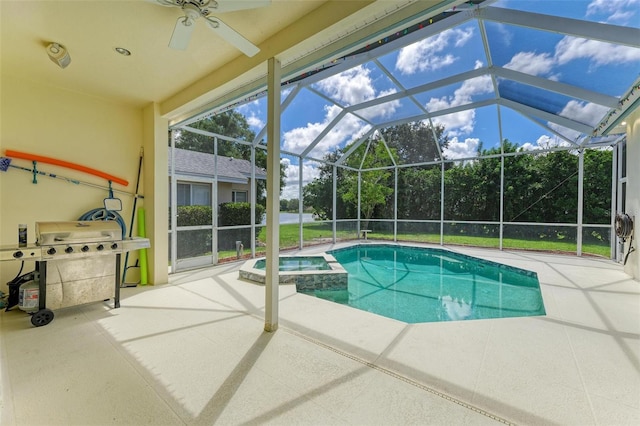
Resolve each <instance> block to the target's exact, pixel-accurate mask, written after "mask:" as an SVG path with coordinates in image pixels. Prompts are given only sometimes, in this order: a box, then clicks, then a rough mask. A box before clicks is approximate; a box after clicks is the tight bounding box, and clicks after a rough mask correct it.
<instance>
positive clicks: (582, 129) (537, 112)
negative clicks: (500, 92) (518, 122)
mask: <svg viewBox="0 0 640 426" xmlns="http://www.w3.org/2000/svg"><path fill="white" fill-rule="evenodd" d="M498 103H499V104H500V105H503V106H506V107H508V108H511V109H514V110H516V111H520V112H522V113H523V114H525V115H532V116H536V117H540V118H542V119H544V120H547V121H551V122H552V123H556V124H559V125H561V126H564V127H566V128H568V129H571V130H575V131H576V132H579V133H584V134H586V135H588V134H591V132H592V131H593V128H592V127H591V126H587V125H586V124H582V123H580V122H577V121H574V120H571V119H569V118H566V117H562V116H560V115H556V114H552V113H549V112H546V111H543V110H541V109H537V108H533V107H530V106H528V105H523V104H521V103H518V102H514V101H510V100H508V99H504V98H502V99H499V100H498Z"/></svg>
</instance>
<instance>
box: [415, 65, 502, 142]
mask: <svg viewBox="0 0 640 426" xmlns="http://www.w3.org/2000/svg"><path fill="white" fill-rule="evenodd" d="M480 65H481V64H480ZM477 66H478V64H476V67H477ZM491 92H493V84H492V82H491V77H489V76H482V77H476V78H473V79H471V80H466V81H465V82H464V83H462V85H461V86H460V87H459V88H458V89H457V90H456V91H455V92H453V96H443V97H442V98H431V99H429V102H427V104H426V105H425V106H426V108H427V110H428V111H431V112H434V111H440V110H443V109H447V108H452V107H456V106H460V105H465V104H468V103H471V102H472V101H473V96H474V95H480V94H486V93H491ZM475 116H476V112H475V110H472V109H468V110H465V111H460V112H456V113H454V114H448V115H443V116H440V117H435V118H434V119H433V121H434V123H435V124H442V125H443V126H444V127H445V129H446V131H447V133H448V134H449V136H461V135H465V134H469V133H471V132H472V131H473V129H474V127H475Z"/></svg>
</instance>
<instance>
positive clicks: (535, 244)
mask: <svg viewBox="0 0 640 426" xmlns="http://www.w3.org/2000/svg"><path fill="white" fill-rule="evenodd" d="M332 230H333V228H332V226H331V224H330V223H305V224H304V226H303V238H304V241H305V243H311V242H322V241H324V240H325V239H330V238H332ZM299 232H300V231H299V228H298V224H295V223H294V224H285V225H280V247H281V248H288V247H297V246H298V236H299ZM336 238H337V239H338V240H345V239H356V238H357V235H356V234H355V231H337V235H336ZM368 238H370V239H375V240H393V233H387V232H371V233H369V237H368ZM258 241H260V242H262V243H266V229H265V228H262V230H261V232H260V233H259V235H258ZM398 241H412V242H420V243H430V244H439V243H440V234H398ZM502 242H503V248H508V249H521V250H539V251H549V252H569V253H575V251H576V243H574V242H567V241H562V240H558V241H552V240H548V239H544V240H542V239H540V240H531V239H510V238H505V239H503V241H502ZM444 243H445V244H451V245H465V246H476V247H490V248H498V247H499V243H500V242H499V240H498V238H490V237H478V236H471V235H445V236H444ZM263 251H264V250H263ZM582 251H583V253H589V254H595V255H598V256H603V257H609V255H610V248H609V246H608V245H606V246H605V245H597V244H583V245H582ZM233 255H234V256H235V252H234V253H233Z"/></svg>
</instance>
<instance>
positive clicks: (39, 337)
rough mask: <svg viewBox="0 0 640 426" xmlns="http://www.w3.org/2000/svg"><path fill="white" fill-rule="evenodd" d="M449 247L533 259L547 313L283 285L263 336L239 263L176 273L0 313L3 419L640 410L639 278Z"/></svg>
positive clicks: (610, 417) (627, 413)
mask: <svg viewBox="0 0 640 426" xmlns="http://www.w3.org/2000/svg"><path fill="white" fill-rule="evenodd" d="M330 248H331V247H329V246H321V247H314V248H310V249H306V250H304V253H305V254H313V253H319V252H322V251H325V250H328V249H330ZM447 248H449V249H451V250H453V251H459V252H462V253H465V254H468V255H472V256H477V257H482V258H484V259H488V260H492V261H497V262H501V263H505V264H508V265H512V266H517V267H520V268H524V269H528V270H532V271H535V272H537V273H538V277H539V280H540V283H541V288H542V294H543V298H544V302H545V307H546V311H547V315H546V316H542V317H526V318H505V319H495V320H475V321H460V322H446V323H423V324H406V323H403V322H399V321H396V320H392V319H388V318H384V317H380V316H377V315H374V314H370V313H367V312H363V311H359V310H355V309H352V308H349V307H346V306H342V305H338V304H335V303H332V302H329V301H325V300H321V299H316V298H314V297H310V296H307V295H302V294H297V293H295V287H294V286H285V285H283V286H280V288H279V291H280V328H279V330H278V331H276V332H275V333H265V332H263V308H264V299H265V297H264V291H265V289H264V287H263V286H260V285H257V284H255V283H249V282H245V281H242V280H240V279H239V278H238V269H239V268H240V265H241V263H233V264H226V265H221V266H218V267H214V268H210V269H206V270H197V271H191V272H184V273H180V274H176V275H173V276H172V277H171V280H170V283H169V284H168V285H165V286H156V287H136V288H129V289H123V291H122V300H121V308H120V309H112V308H111V305H110V304H109V303H105V304H102V303H97V304H89V305H84V306H78V307H72V308H67V309H62V310H60V311H57V312H56V313H55V314H56V317H55V319H54V321H53V322H52V323H51V324H49V325H47V326H45V327H39V328H33V327H32V326H31V323H30V322H29V319H28V316H27V315H26V314H25V313H24V312H22V311H19V310H17V309H16V310H14V311H10V312H5V313H2V314H0V358H1V359H0V366H1V370H0V371H1V373H0V379H1V384H2V387H1V388H0V410H1V417H0V423H1V424H3V425H14V424H16V425H17V424H20V425H36V424H38V425H39V424H65V425H72V424H73V425H76V424H77V425H80V424H136V425H137V424H154V425H159V424H234V425H235V424H312V425H327V424H352V425H373V424H380V425H392V424H393V425H400V424H441V425H454V424H455V425H460V424H494V423H516V424H531V425H542V424H545V425H548V424H565V425H589V424H596V425H635V424H640V283H638V281H634V280H632V279H630V277H629V276H628V275H626V274H625V273H624V272H623V271H622V267H621V266H620V265H619V264H616V263H614V262H611V261H609V260H606V259H600V258H589V257H576V256H565V255H557V254H547V253H531V252H516V251H497V250H486V249H476V248H462V247H447ZM288 254H290V253H288Z"/></svg>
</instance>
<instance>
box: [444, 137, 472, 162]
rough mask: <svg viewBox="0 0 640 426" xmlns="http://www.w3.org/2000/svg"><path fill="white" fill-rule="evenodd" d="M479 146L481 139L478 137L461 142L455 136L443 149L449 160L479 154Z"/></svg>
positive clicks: (445, 156)
mask: <svg viewBox="0 0 640 426" xmlns="http://www.w3.org/2000/svg"><path fill="white" fill-rule="evenodd" d="M479 146H480V139H478V138H466V139H465V140H464V141H462V142H461V141H459V140H458V138H457V137H454V138H452V139H450V140H449V143H448V144H447V147H446V148H444V149H443V150H442V155H443V156H444V158H446V159H448V160H455V159H459V158H473V157H476V156H477V154H478V147H479Z"/></svg>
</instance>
